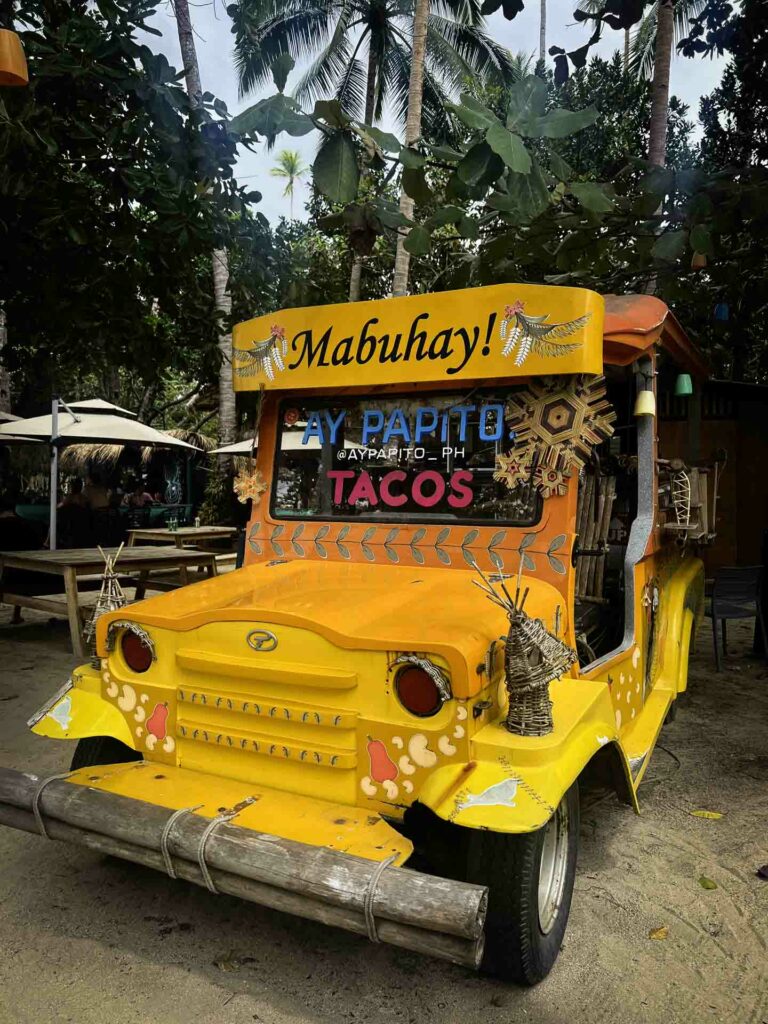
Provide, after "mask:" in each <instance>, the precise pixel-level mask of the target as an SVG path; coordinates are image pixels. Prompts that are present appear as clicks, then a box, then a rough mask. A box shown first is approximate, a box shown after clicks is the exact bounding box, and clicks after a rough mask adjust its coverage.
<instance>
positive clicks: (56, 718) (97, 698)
mask: <svg viewBox="0 0 768 1024" xmlns="http://www.w3.org/2000/svg"><path fill="white" fill-rule="evenodd" d="M27 725H28V726H29V728H30V729H31V730H32V732H34V733H36V734H37V735H38V736H48V737H49V738H50V739H54V740H81V739H85V738H86V737H88V736H112V737H114V739H116V740H120V742H121V743H125V744H126V746H129V747H131V748H132V749H134V750H135V749H136V745H135V743H134V741H133V737H132V735H131V730H130V729H129V727H128V724H127V723H126V721H125V719H124V718H123V716H122V715H121V714H120V712H119V711H118V709H117V708H116V707H114V705H112V704H110V703H109V702H108V701H106V700H104V698H103V697H102V696H101V680H100V678H99V674H98V672H96V671H95V670H94V669H91V668H90V666H88V665H83V666H82V667H81V668H79V669H76V670H75V671H74V672H73V673H72V675H71V676H70V678H69V680H68V681H67V682H66V683H65V684H64V686H62V687H61V689H60V690H59V691H58V692H57V693H55V694H54V695H53V697H52V698H51V699H50V700H49V701H48V702H47V703H46V704H44V705H43V706H42V707H41V708H40V710H39V711H37V712H36V713H35V714H34V715H33V716H32V718H30V720H29V722H28V723H27Z"/></svg>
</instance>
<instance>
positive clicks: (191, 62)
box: [174, 0, 203, 107]
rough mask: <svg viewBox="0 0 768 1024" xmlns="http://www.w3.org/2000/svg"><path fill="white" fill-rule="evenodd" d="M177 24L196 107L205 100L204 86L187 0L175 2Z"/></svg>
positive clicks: (188, 85) (190, 94)
mask: <svg viewBox="0 0 768 1024" xmlns="http://www.w3.org/2000/svg"><path fill="white" fill-rule="evenodd" d="M174 10H175V11H176V25H177V27H178V30H179V47H180V49H181V59H182V62H183V64H184V77H185V79H186V80H187V95H188V96H189V98H190V99H191V100H192V102H193V103H194V105H195V106H196V107H198V106H200V104H201V103H202V102H203V87H202V84H201V83H200V68H199V67H198V64H197V50H196V49H195V37H194V35H193V33H192V19H191V17H190V14H189V4H188V2H187V0H178V2H177V3H175V4H174Z"/></svg>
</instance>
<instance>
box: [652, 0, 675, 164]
mask: <svg viewBox="0 0 768 1024" xmlns="http://www.w3.org/2000/svg"><path fill="white" fill-rule="evenodd" d="M674 20H675V0H661V2H660V3H659V7H658V14H657V20H656V52H655V54H654V59H653V81H652V83H651V127H650V132H649V137H648V160H649V162H650V163H652V164H655V165H657V166H659V167H663V166H664V165H665V163H666V158H667V117H668V114H669V69H670V65H671V64H672V45H673V40H674V30H675V29H674Z"/></svg>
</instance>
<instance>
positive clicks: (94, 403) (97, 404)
mask: <svg viewBox="0 0 768 1024" xmlns="http://www.w3.org/2000/svg"><path fill="white" fill-rule="evenodd" d="M67 405H68V406H69V408H70V409H74V410H75V411H76V412H78V413H79V412H80V410H81V409H83V410H84V411H87V412H113V413H115V414H116V415H117V416H131V417H132V418H133V419H136V413H135V412H131V410H130V409H123V407H122V406H120V405H113V404H112V402H107V401H105V400H104V399H103V398H85V399H83V400H82V401H80V402H68V403H67Z"/></svg>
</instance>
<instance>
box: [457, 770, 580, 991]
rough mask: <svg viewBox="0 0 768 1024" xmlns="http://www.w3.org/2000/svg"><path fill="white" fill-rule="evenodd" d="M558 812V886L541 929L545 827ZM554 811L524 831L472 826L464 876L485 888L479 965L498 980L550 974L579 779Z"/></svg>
mask: <svg viewBox="0 0 768 1024" xmlns="http://www.w3.org/2000/svg"><path fill="white" fill-rule="evenodd" d="M563 814H564V815H565V816H566V820H567V824H568V827H567V843H566V845H567V849H566V850H565V851H564V853H563V859H564V871H563V886H562V891H561V895H560V899H559V905H558V908H557V911H556V913H555V914H554V917H553V919H552V920H551V923H549V930H548V931H545V930H542V926H541V919H540V914H539V877H540V871H541V864H542V857H543V854H544V846H545V839H546V837H547V829H548V828H551V827H555V828H556V827H557V824H556V822H555V816H557V815H560V816H562V815H563ZM555 816H553V819H552V821H551V822H550V823H549V824H548V825H547V826H545V827H544V828H542V829H539V830H537V831H536V832H529V833H526V834H523V835H509V834H506V833H501V832H490V831H487V830H474V829H473V830H472V832H471V837H470V841H469V857H468V865H467V866H468V876H469V877H468V879H467V880H468V881H470V882H475V883H479V884H481V885H487V886H488V889H489V894H488V897H489V898H488V917H487V918H486V925H485V951H484V954H483V960H482V964H481V970H482V971H483V972H484V973H486V974H490V975H493V976H494V977H496V978H500V979H501V980H503V981H511V982H517V983H518V984H521V985H536V984H538V982H540V981H541V980H542V979H543V978H545V977H546V976H547V974H549V972H550V970H551V969H552V966H553V964H554V962H555V960H556V959H557V955H558V953H559V952H560V946H561V944H562V941H563V936H564V934H565V927H566V925H567V923H568V914H569V912H570V909H571V896H572V895H573V883H574V879H575V877H576V858H577V853H578V844H579V787H578V783H576V782H575V783H574V784H573V785H572V786H571V788H570V789H569V790H568V792H567V793H566V794H565V796H564V797H563V799H562V801H561V802H560V805H559V807H558V809H557V811H556V812H555ZM564 842H565V840H564Z"/></svg>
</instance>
